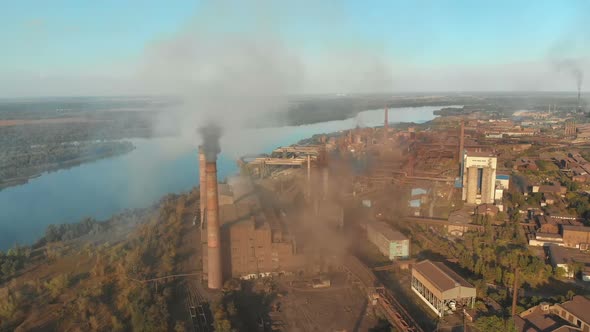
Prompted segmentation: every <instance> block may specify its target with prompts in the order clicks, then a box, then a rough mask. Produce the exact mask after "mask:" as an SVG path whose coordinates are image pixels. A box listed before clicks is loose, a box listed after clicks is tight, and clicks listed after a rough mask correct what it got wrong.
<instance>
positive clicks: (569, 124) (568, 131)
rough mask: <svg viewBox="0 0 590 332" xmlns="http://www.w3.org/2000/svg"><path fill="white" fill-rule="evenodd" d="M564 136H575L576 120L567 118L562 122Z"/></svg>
mask: <svg viewBox="0 0 590 332" xmlns="http://www.w3.org/2000/svg"><path fill="white" fill-rule="evenodd" d="M564 136H566V137H576V120H574V119H567V120H566V121H565V123H564Z"/></svg>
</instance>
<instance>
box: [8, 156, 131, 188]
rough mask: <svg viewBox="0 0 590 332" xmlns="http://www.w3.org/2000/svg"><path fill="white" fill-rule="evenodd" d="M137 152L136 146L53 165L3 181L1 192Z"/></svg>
mask: <svg viewBox="0 0 590 332" xmlns="http://www.w3.org/2000/svg"><path fill="white" fill-rule="evenodd" d="M133 150H135V146H132V147H131V148H129V149H125V150H122V151H117V152H108V153H104V154H101V155H95V156H92V157H81V158H76V159H71V160H68V161H64V162H62V163H59V164H52V165H51V166H49V167H47V168H46V169H44V170H43V171H41V172H37V173H35V174H32V175H30V176H22V177H17V178H9V179H6V180H2V182H0V191H2V190H4V189H6V188H10V187H15V186H20V185H24V184H27V183H28V182H29V181H30V180H32V179H35V178H38V177H40V176H42V175H43V174H45V173H50V172H55V171H59V170H62V169H68V168H71V167H76V166H79V165H82V164H84V163H89V162H94V161H98V160H101V159H106V158H110V157H116V156H121V155H124V154H127V153H129V152H131V151H133Z"/></svg>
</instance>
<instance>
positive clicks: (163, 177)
mask: <svg viewBox="0 0 590 332" xmlns="http://www.w3.org/2000/svg"><path fill="white" fill-rule="evenodd" d="M459 107H460V106H459ZM440 108H441V107H437V106H426V107H415V108H393V109H390V111H389V119H390V121H391V122H394V121H395V122H417V123H420V122H426V121H429V120H431V119H433V118H434V117H435V116H434V115H433V111H434V110H438V109H440ZM382 123H383V110H372V111H365V112H362V113H359V115H358V116H357V117H356V118H351V119H347V120H341V121H328V122H321V123H315V124H311V125H303V126H290V127H278V128H263V129H249V130H244V131H242V132H232V133H225V135H224V137H223V139H222V141H221V146H222V150H223V151H224V152H222V154H221V155H220V157H219V161H218V173H219V177H220V178H221V179H223V178H225V177H226V176H228V175H230V174H233V173H235V172H236V171H237V166H236V164H235V162H234V160H235V157H237V156H238V155H242V154H248V153H261V152H270V151H271V150H272V149H274V148H276V147H279V146H282V145H289V144H293V143H296V142H297V141H299V140H301V139H304V138H307V137H311V136H312V135H314V134H321V133H330V132H336V131H339V130H345V129H349V128H353V127H355V126H357V125H361V126H368V127H372V126H378V125H381V124H382ZM131 141H132V142H133V144H134V145H135V146H136V149H135V150H133V151H132V152H130V153H128V154H125V155H121V156H116V157H112V158H107V159H102V160H98V161H95V162H91V163H87V164H82V165H79V166H76V167H72V168H69V169H63V170H59V171H55V172H50V173H45V174H43V175H42V176H40V177H38V178H35V179H32V180H30V181H29V182H28V183H26V184H23V185H20V186H16V187H10V188H7V189H4V190H2V191H0V250H6V249H7V248H9V247H11V246H13V245H14V244H17V243H18V244H30V243H32V242H34V241H35V240H36V239H38V238H39V237H41V236H42V235H43V233H44V231H45V228H46V227H47V225H49V224H57V223H69V222H76V221H79V220H80V219H82V218H84V217H92V218H95V219H98V220H104V219H108V218H109V217H110V216H112V215H113V214H116V213H118V212H121V211H123V210H125V209H129V208H139V207H146V206H148V205H150V204H151V203H153V202H155V201H156V200H158V199H159V198H160V197H162V196H164V195H166V194H168V193H180V192H185V191H188V190H190V189H191V188H192V187H194V186H197V185H198V180H199V176H198V172H199V170H198V161H197V159H198V158H197V150H196V146H197V144H196V143H194V142H188V141H185V140H183V139H180V138H154V139H134V140H131Z"/></svg>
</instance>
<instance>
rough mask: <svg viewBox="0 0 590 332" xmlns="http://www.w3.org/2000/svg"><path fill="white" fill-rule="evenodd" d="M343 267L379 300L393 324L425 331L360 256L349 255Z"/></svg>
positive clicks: (368, 293)
mask: <svg viewBox="0 0 590 332" xmlns="http://www.w3.org/2000/svg"><path fill="white" fill-rule="evenodd" d="M342 267H343V268H344V270H346V271H347V272H348V273H349V275H351V276H353V277H354V278H356V279H357V280H358V282H359V283H360V285H361V286H362V287H363V288H364V290H365V291H366V292H367V295H368V296H369V298H370V299H376V300H377V304H378V307H379V308H380V309H381V311H382V312H383V313H384V314H385V316H386V317H387V320H388V321H389V322H390V323H391V324H392V325H394V326H395V327H397V328H398V329H399V330H401V331H406V332H424V331H423V330H422V328H421V327H420V325H418V323H417V322H416V321H415V320H414V318H412V316H411V315H410V313H408V312H407V311H406V309H405V308H404V307H403V306H402V305H401V304H400V303H399V302H398V301H397V300H396V299H395V297H394V296H393V294H392V293H391V291H389V290H388V289H386V288H385V287H384V286H383V284H382V283H381V282H380V281H379V280H378V279H377V277H376V276H375V274H374V273H373V272H372V271H371V269H369V267H367V266H366V265H365V264H363V263H362V262H361V261H360V260H359V259H358V258H356V257H354V256H348V257H347V258H346V259H345V260H344V262H343V265H342Z"/></svg>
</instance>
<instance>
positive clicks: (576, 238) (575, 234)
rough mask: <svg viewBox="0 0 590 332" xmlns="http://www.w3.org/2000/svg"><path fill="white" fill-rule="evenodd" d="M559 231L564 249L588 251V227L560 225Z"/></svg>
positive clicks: (589, 231) (589, 240)
mask: <svg viewBox="0 0 590 332" xmlns="http://www.w3.org/2000/svg"><path fill="white" fill-rule="evenodd" d="M561 229H562V232H563V244H564V245H565V246H566V247H570V248H578V249H581V250H590V227H587V226H572V225H562V226H561Z"/></svg>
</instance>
